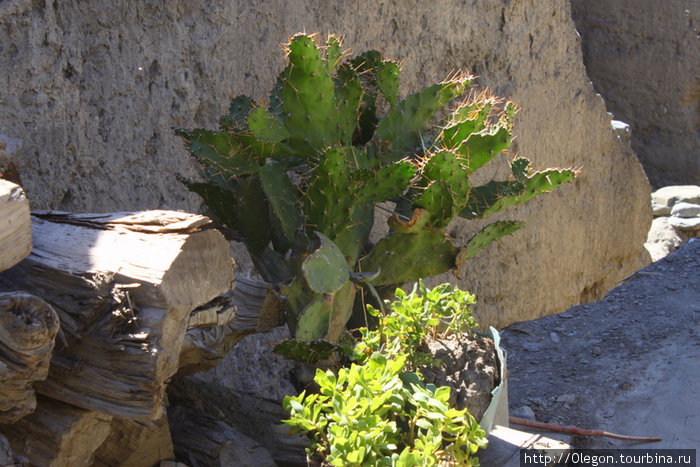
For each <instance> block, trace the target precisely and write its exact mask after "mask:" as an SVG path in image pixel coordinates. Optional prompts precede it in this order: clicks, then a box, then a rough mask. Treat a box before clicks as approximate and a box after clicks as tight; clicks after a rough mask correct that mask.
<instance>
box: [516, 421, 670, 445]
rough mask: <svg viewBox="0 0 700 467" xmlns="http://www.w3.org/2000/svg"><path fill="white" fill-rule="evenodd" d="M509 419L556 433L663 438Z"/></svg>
mask: <svg viewBox="0 0 700 467" xmlns="http://www.w3.org/2000/svg"><path fill="white" fill-rule="evenodd" d="M508 421H510V423H514V424H516V425H522V426H529V427H531V428H539V429H540V430H547V431H553V432H555V433H568V434H571V435H578V436H605V437H608V438H615V439H623V440H626V441H661V438H656V437H646V436H626V435H618V434H615V433H610V432H608V431H603V430H587V429H585V428H579V427H577V426H563V425H552V424H549V423H543V422H536V421H534V420H527V419H524V418H520V417H509V418H508Z"/></svg>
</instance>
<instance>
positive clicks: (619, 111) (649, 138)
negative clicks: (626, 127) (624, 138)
mask: <svg viewBox="0 0 700 467" xmlns="http://www.w3.org/2000/svg"><path fill="white" fill-rule="evenodd" d="M571 6H572V16H573V19H574V21H575V23H576V28H577V29H578V31H579V33H580V34H581V36H582V40H583V60H584V63H585V65H586V70H587V71H588V76H589V77H590V78H591V80H592V81H593V84H594V86H595V88H596V90H597V91H598V92H599V93H600V94H602V95H603V97H604V98H605V101H606V104H607V106H608V110H609V111H611V112H612V113H613V114H615V118H617V119H619V120H623V121H625V122H627V123H629V124H630V126H631V127H632V147H633V149H634V150H635V152H636V153H637V155H638V156H639V159H640V161H641V163H642V165H643V166H644V170H645V172H646V174H647V177H648V178H649V181H650V182H651V184H652V186H653V187H654V188H660V187H662V186H667V185H693V184H697V183H698V180H700V156H699V153H700V145H699V144H698V141H699V138H698V133H697V128H698V127H700V116H699V115H700V112H698V109H699V108H700V75H699V72H698V63H700V47H698V43H697V38H696V35H697V24H698V23H699V22H700V4H699V3H698V2H697V1H694V0H668V1H664V2H659V1H657V0H638V1H636V2H635V3H634V8H630V7H629V2H622V1H610V0H571ZM669 78H670V79H669Z"/></svg>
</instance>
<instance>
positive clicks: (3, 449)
mask: <svg viewBox="0 0 700 467" xmlns="http://www.w3.org/2000/svg"><path fill="white" fill-rule="evenodd" d="M22 461H26V459H23V460H22ZM22 461H20V460H19V459H16V456H15V453H14V452H12V448H11V447H10V442H9V441H7V438H5V437H4V436H2V435H0V465H2V466H3V467H5V466H9V467H14V466H15V465H17V464H19V465H22V464H20V462H22Z"/></svg>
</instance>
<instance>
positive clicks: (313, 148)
mask: <svg viewBox="0 0 700 467" xmlns="http://www.w3.org/2000/svg"><path fill="white" fill-rule="evenodd" d="M288 47H289V54H288V58H289V65H287V67H286V68H285V70H284V72H283V73H282V81H281V83H282V87H281V89H280V93H279V96H280V99H281V101H282V114H283V118H284V120H285V126H286V127H287V130H289V133H290V135H291V136H290V146H291V147H293V148H295V149H296V153H297V155H298V156H300V157H302V158H305V159H307V160H317V159H318V158H319V156H320V154H321V152H322V151H323V150H324V149H325V148H326V147H328V146H330V145H331V144H335V143H336V142H337V141H338V114H337V112H336V106H335V86H334V83H333V79H332V78H331V76H330V74H329V73H328V69H327V67H326V66H325V64H324V61H323V60H322V59H321V56H320V53H319V50H318V48H317V46H316V43H315V42H314V40H313V39H312V38H310V37H309V36H307V35H304V34H297V35H296V36H294V37H293V38H292V40H291V41H290V43H289V45H288Z"/></svg>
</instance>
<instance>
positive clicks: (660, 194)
mask: <svg viewBox="0 0 700 467" xmlns="http://www.w3.org/2000/svg"><path fill="white" fill-rule="evenodd" d="M679 202H680V203H692V204H698V203H700V186H697V185H671V186H665V187H663V188H659V189H658V190H656V191H654V192H653V193H652V194H651V207H652V211H653V213H654V215H655V216H666V215H669V214H670V213H671V209H672V208H673V205H674V204H676V203H679Z"/></svg>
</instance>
